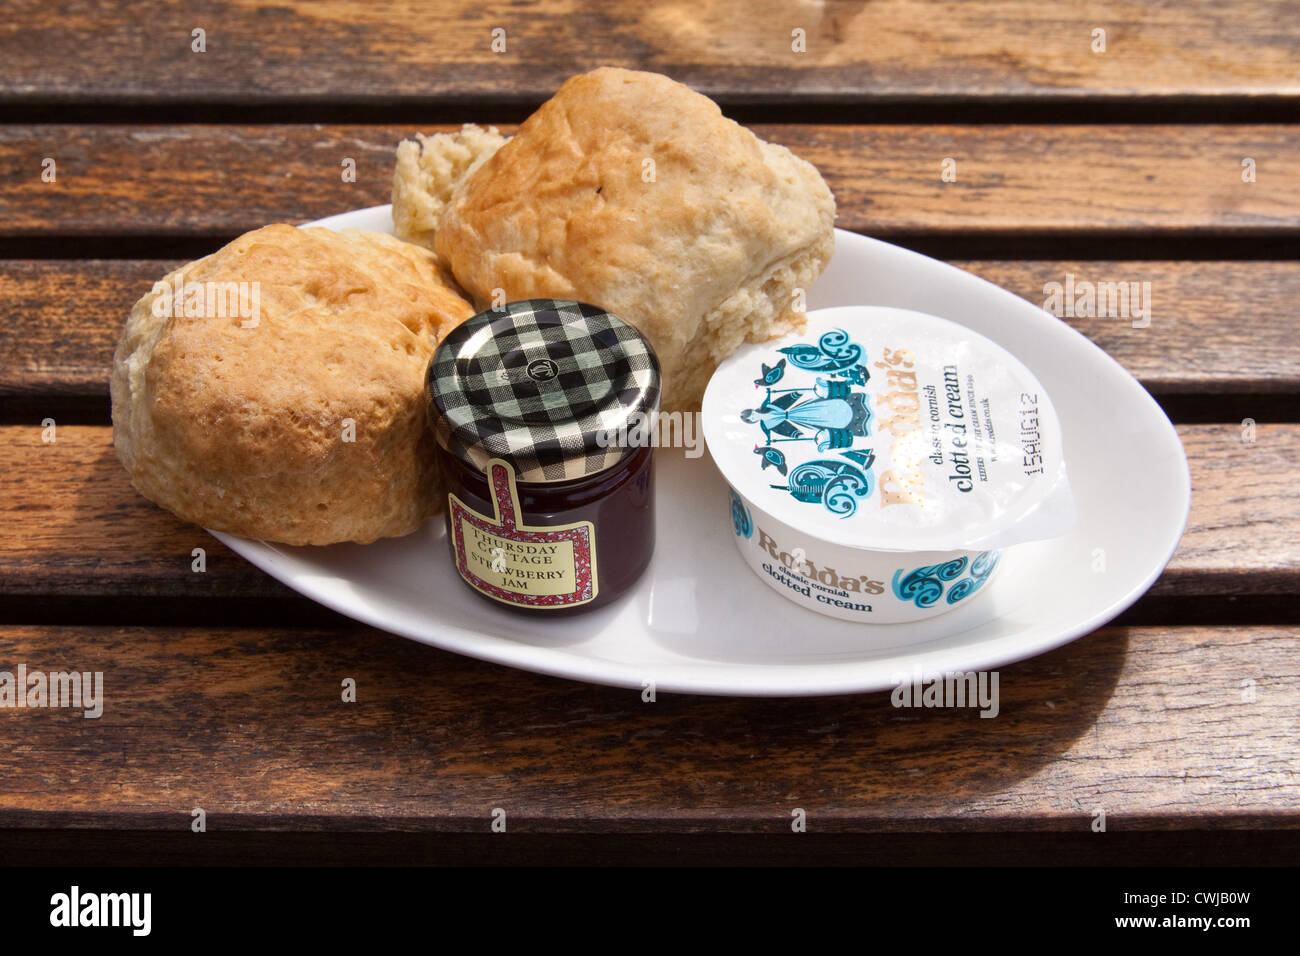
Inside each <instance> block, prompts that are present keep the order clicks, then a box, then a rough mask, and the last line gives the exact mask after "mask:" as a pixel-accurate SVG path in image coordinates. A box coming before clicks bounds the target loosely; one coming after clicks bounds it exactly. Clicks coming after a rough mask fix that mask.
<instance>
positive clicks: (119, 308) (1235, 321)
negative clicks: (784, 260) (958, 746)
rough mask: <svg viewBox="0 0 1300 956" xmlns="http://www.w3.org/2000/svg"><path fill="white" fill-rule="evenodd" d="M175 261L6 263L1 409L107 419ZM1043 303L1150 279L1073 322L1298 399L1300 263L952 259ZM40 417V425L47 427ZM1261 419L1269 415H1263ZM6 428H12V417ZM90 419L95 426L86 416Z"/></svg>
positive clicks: (1129, 345) (1242, 386)
mask: <svg viewBox="0 0 1300 956" xmlns="http://www.w3.org/2000/svg"><path fill="white" fill-rule="evenodd" d="M179 264H180V262H179V261H178V260H112V259H109V260H48V261H22V260H10V261H0V319H2V321H0V402H3V401H4V400H5V399H10V400H13V399H15V398H22V399H24V400H25V404H26V405H27V406H28V407H29V409H30V410H31V411H33V412H39V411H40V406H41V403H42V401H44V400H50V401H51V402H53V401H54V400H59V399H66V400H70V401H75V402H77V403H79V405H80V407H81V408H82V409H83V412H82V414H83V415H85V416H95V417H97V418H98V420H99V421H102V422H105V423H106V422H107V421H108V373H109V368H110V365H111V363H112V357H113V350H114V349H115V348H116V344H117V337H118V335H119V333H120V330H121V324H122V322H123V321H124V320H125V316H126V314H127V313H128V312H129V311H130V309H131V306H132V305H133V304H134V302H135V301H136V299H138V298H139V297H140V296H141V295H143V294H144V293H146V292H147V291H148V290H149V288H150V287H151V285H152V284H153V282H154V281H155V280H157V279H159V278H161V277H162V276H163V275H165V274H166V273H167V272H168V271H170V270H171V269H172V268H174V267H175V266H177V265H179ZM954 264H955V265H958V266H960V267H961V268H963V269H966V270H967V271H969V272H972V273H974V274H975V275H979V276H983V277H984V278H986V279H988V280H989V281H991V282H995V283H997V284H999V285H1002V286H1004V287H1006V288H1008V289H1010V290H1011V291H1013V292H1016V293H1018V294H1019V295H1021V296H1023V297H1024V298H1026V299H1028V300H1029V301H1030V302H1033V303H1035V304H1036V305H1040V306H1041V305H1042V304H1043V302H1044V300H1045V296H1044V292H1043V288H1044V286H1045V285H1046V284H1047V283H1049V282H1060V283H1064V282H1065V281H1066V276H1067V275H1073V276H1075V278H1076V280H1085V279H1086V280H1088V281H1091V282H1106V281H1125V282H1139V283H1141V282H1149V283H1150V284H1151V285H1150V300H1151V310H1152V314H1151V324H1150V326H1149V327H1147V328H1136V329H1135V328H1133V323H1132V321H1131V320H1125V319H1123V318H1086V317H1067V318H1065V319H1064V320H1063V321H1066V322H1068V323H1069V324H1070V325H1072V326H1073V327H1074V328H1076V329H1078V330H1079V331H1081V332H1083V334H1085V335H1086V336H1088V338H1090V339H1092V341H1094V342H1096V343H1097V344H1098V345H1100V346H1101V347H1102V348H1103V349H1105V350H1106V351H1107V352H1109V353H1110V354H1111V355H1112V356H1113V357H1114V358H1115V359H1116V360H1117V361H1118V362H1119V363H1120V364H1121V365H1123V366H1124V367H1125V368H1127V369H1128V370H1129V371H1130V372H1131V373H1132V374H1133V375H1134V376H1135V377H1136V378H1137V379H1138V380H1139V381H1140V382H1142V384H1143V385H1145V386H1146V387H1147V389H1148V390H1150V391H1151V392H1152V393H1154V394H1156V395H1160V396H1164V395H1181V394H1200V395H1210V394H1226V393H1232V394H1239V395H1253V396H1270V395H1283V394H1287V393H1291V394H1294V393H1297V392H1300V335H1296V334H1294V330H1295V328H1296V318H1295V315H1294V309H1295V299H1296V296H1297V293H1298V292H1300V263H1296V262H1267V261H1243V262H1155V261H1151V262H1148V261H1032V260H1030V261H998V260H981V261H971V260H961V261H957V262H955V263H954ZM41 417H44V415H43V414H42V415H39V416H37V417H35V418H33V421H37V420H39V418H41ZM1257 417H1259V418H1260V419H1261V420H1265V418H1266V416H1264V415H1262V414H1261V415H1259V416H1257ZM8 420H9V421H10V423H16V422H15V421H14V420H13V419H12V418H10V419H8ZM83 420H90V419H89V418H87V419H83Z"/></svg>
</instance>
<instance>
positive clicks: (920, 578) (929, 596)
mask: <svg viewBox="0 0 1300 956" xmlns="http://www.w3.org/2000/svg"><path fill="white" fill-rule="evenodd" d="M965 570H966V556H965V555H962V556H961V557H960V558H954V559H953V560H951V561H948V562H947V563H945V564H929V565H925V566H924V567H919V568H917V569H916V570H914V571H912V572H910V573H907V574H904V572H903V569H902V568H899V569H898V570H897V571H895V572H894V580H893V587H894V596H895V597H896V598H898V599H899V600H900V601H911V602H912V603H913V604H915V605H916V606H917V607H930V606H931V605H933V604H934V603H935V602H936V601H938V600H939V598H941V597H943V586H944V584H945V583H946V582H948V581H952V580H953V579H954V578H958V577H961V573H962V572H963V571H965Z"/></svg>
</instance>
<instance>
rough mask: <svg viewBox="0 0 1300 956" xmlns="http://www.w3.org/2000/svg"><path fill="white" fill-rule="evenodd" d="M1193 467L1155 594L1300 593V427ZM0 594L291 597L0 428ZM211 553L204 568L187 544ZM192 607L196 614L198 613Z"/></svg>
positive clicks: (83, 455) (69, 452) (86, 437)
mask: <svg viewBox="0 0 1300 956" xmlns="http://www.w3.org/2000/svg"><path fill="white" fill-rule="evenodd" d="M1178 433H1179V435H1180V436H1181V437H1182V440H1183V444H1184V446H1185V447H1186V449H1187V454H1188V459H1189V462H1190V466H1191V473H1192V489H1193V493H1192V513H1191V518H1190V520H1189V523H1188V529H1187V533H1186V535H1185V536H1184V538H1183V541H1182V544H1181V545H1180V546H1179V549H1178V551H1177V553H1176V554H1175V555H1174V558H1173V560H1172V562H1171V563H1170V565H1169V568H1168V570H1166V572H1165V574H1164V575H1163V576H1162V577H1161V579H1160V580H1159V581H1158V582H1157V583H1156V585H1155V587H1154V588H1153V590H1152V592H1151V593H1152V594H1154V595H1164V596H1182V595H1277V594H1285V595H1293V594H1300V490H1297V488H1296V486H1295V481H1294V472H1295V463H1296V462H1297V461H1300V425H1294V424H1287V425H1269V424H1260V425H1258V426H1257V428H1256V431H1255V441H1254V442H1253V443H1246V442H1243V441H1242V429H1241V426H1240V425H1239V424H1227V425H1183V426H1180V427H1179V429H1178ZM0 447H2V448H4V449H5V452H6V459H7V467H6V468H5V469H4V472H3V473H2V474H0V528H3V529H4V531H3V534H0V597H3V596H9V595H14V596H33V595H40V596H50V595H54V596H58V595H64V596H77V597H111V596H118V595H139V594H149V595H158V596H175V597H190V596H193V597H225V596H230V597H260V596H283V595H284V594H285V589H284V588H283V587H282V586H281V585H279V584H278V583H276V582H274V581H272V580H271V579H270V578H268V577H267V576H266V575H264V574H262V573H261V572H260V571H258V570H256V569H255V568H253V567H252V566H251V565H248V564H246V563H245V562H244V561H243V560H242V559H240V558H237V557H235V556H234V555H233V554H232V553H231V552H229V551H227V550H226V549H224V548H223V547H221V546H220V545H219V544H218V542H217V541H216V540H215V539H214V538H211V537H210V536H209V535H207V534H206V533H205V532H204V531H203V530H202V529H200V528H198V527H195V526H193V525H187V524H185V523H183V522H181V521H179V520H178V519H176V518H175V517H173V516H172V515H170V514H168V513H167V512H165V511H163V510H161V509H160V508H158V507H156V506H154V505H153V504H151V503H150V502H148V501H146V500H145V499H143V498H141V497H140V496H139V495H138V494H137V493H136V492H135V491H134V490H133V489H132V488H131V485H130V483H129V481H128V480H127V477H126V474H125V472H124V471H123V470H122V467H121V465H120V464H119V463H118V461H117V459H116V456H115V455H114V452H113V448H112V431H111V429H109V428H100V427H93V426H59V427H58V429H57V432H56V441H55V442H54V443H53V444H45V443H43V442H42V431H41V429H40V427H39V426H38V425H33V426H29V427H23V426H9V427H4V428H0ZM197 547H201V548H205V549H206V550H207V571H206V572H205V573H202V574H199V573H195V572H193V571H192V570H191V560H192V559H191V552H192V550H193V549H194V548H197ZM195 613H196V614H201V611H199V610H196V611H195Z"/></svg>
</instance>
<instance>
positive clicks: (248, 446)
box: [112, 224, 473, 544]
mask: <svg viewBox="0 0 1300 956" xmlns="http://www.w3.org/2000/svg"><path fill="white" fill-rule="evenodd" d="M178 281H180V282H183V283H185V284H187V285H186V286H185V292H186V293H188V294H187V295H183V297H182V305H184V304H185V302H186V301H188V302H190V303H191V306H190V309H189V310H188V311H189V312H190V313H191V314H178V315H175V316H170V315H167V314H161V315H160V314H157V313H159V312H162V313H166V312H167V311H168V307H169V306H171V305H174V304H175V303H174V301H173V299H172V298H171V297H170V296H169V295H168V293H167V292H165V291H164V289H166V290H170V289H174V288H175V286H176V284H177V282H178ZM230 282H234V283H248V285H246V286H244V287H243V288H244V292H245V295H244V301H243V303H241V304H244V305H247V306H248V307H249V308H247V309H243V310H240V311H239V313H238V314H232V313H235V311H236V310H235V309H234V308H232V307H228V308H226V309H225V310H224V311H225V313H226V314H224V315H220V314H215V313H217V312H220V311H222V310H221V308H220V307H221V305H222V301H221V297H220V296H218V297H217V299H216V301H215V303H213V302H210V301H208V300H207V299H206V298H205V297H204V296H203V291H206V290H207V289H209V288H216V289H221V288H222V287H220V286H214V285H209V284H215V283H230ZM226 288H227V289H228V288H229V287H226ZM195 290H202V291H200V292H199V294H198V295H195V294H194V293H195ZM200 300H202V301H200ZM214 305H215V307H214ZM253 306H256V309H255V310H254V308H253ZM181 311H182V313H184V312H186V311H187V310H186V309H184V308H182V310H181ZM195 311H198V312H202V313H204V314H200V315H195V314H192V313H193V312H195ZM254 311H255V322H254V315H253V313H254ZM472 313H473V309H472V308H471V307H470V305H469V304H468V303H467V302H465V301H464V300H463V299H462V298H461V297H460V296H459V295H457V294H456V293H455V292H453V291H452V290H451V289H449V288H448V287H447V286H446V285H445V284H444V282H443V279H442V277H441V276H440V274H439V272H438V270H437V267H436V266H435V264H434V261H433V256H432V255H431V254H430V253H428V252H427V251H426V250H423V249H419V248H417V247H415V246H411V245H409V244H407V243H403V242H401V241H400V240H397V239H394V238H393V237H391V236H385V235H380V234H377V233H363V232H341V233H336V232H332V231H330V230H327V229H320V228H307V229H297V228H294V227H293V226H288V225H283V224H280V225H272V226H266V227H265V228H262V229H258V230H255V231H253V232H250V233H247V234H245V235H243V236H240V237H239V238H238V239H236V240H235V241H234V242H232V243H230V244H229V245H227V246H226V247H224V248H223V249H220V250H219V251H217V252H215V253H213V254H212V255H210V256H207V257H206V258H204V259H200V260H198V261H197V262H193V263H190V264H188V265H187V266H184V267H182V268H181V269H179V270H177V271H176V272H173V273H172V274H170V275H169V276H167V277H166V278H165V279H164V280H162V283H160V284H159V285H156V286H155V288H154V290H153V291H151V292H150V293H149V294H148V295H146V296H145V297H144V298H142V299H141V300H140V301H139V302H138V303H137V304H136V306H135V308H134V309H133V310H132V312H131V315H130V318H129V319H128V320H127V325H126V329H125V331H124V333H123V336H122V340H121V342H120V344H119V346H118V350H117V355H116V357H115V359H114V365H113V378H112V394H113V424H114V442H115V444H116V446H117V451H118V456H119V457H120V458H121V460H122V463H123V464H124V465H125V466H126V469H127V471H128V472H129V473H130V475H131V480H132V482H133V484H134V485H135V486H136V488H137V489H139V491H140V492H141V493H142V494H144V495H145V496H146V497H148V498H150V499H152V500H154V501H156V502H158V503H159V504H161V505H163V506H164V507H166V508H168V509H169V510H171V511H173V512H175V513H176V514H178V515H179V516H180V517H182V518H185V519H186V520H189V521H194V522H196V523H198V524H202V525H204V526H205V527H209V528H212V529H214V530H219V531H228V532H231V533H233V534H238V535H242V536H245V537H252V538H263V539H267V540H272V541H280V542H285V543H288V544H329V543H333V542H337V541H358V542H368V541H373V540H375V539H376V538H380V537H387V536H392V535H401V534H406V533H408V532H410V531H413V530H415V528H417V527H418V526H419V524H420V522H421V521H422V520H423V519H424V518H425V517H426V516H427V515H428V514H429V513H430V512H431V510H432V508H433V506H434V482H435V480H436V477H435V473H434V470H433V466H432V461H433V455H432V454H431V451H432V449H431V448H430V447H428V441H429V439H428V429H427V427H426V426H427V412H426V403H425V398H424V387H423V386H424V372H425V367H426V366H427V364H428V361H429V358H430V356H431V355H432V354H433V350H434V348H435V347H436V345H437V343H438V342H439V341H440V340H441V339H442V337H443V336H444V335H445V334H446V333H447V332H448V331H450V330H451V328H453V327H454V326H455V325H457V324H459V323H460V322H462V321H464V320H465V319H466V318H468V317H469V316H470V315H471V314H472ZM246 326H247V327H246Z"/></svg>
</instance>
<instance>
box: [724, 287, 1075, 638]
mask: <svg viewBox="0 0 1300 956" xmlns="http://www.w3.org/2000/svg"><path fill="white" fill-rule="evenodd" d="M703 430H704V437H705V442H706V444H707V445H708V448H709V451H710V453H711V455H712V457H713V460H714V462H715V463H716V464H717V466H718V468H719V469H720V470H721V472H722V474H723V476H724V477H725V478H726V480H727V483H728V485H729V486H730V499H729V501H728V503H727V505H728V508H729V519H730V520H729V523H730V527H731V530H732V532H733V533H734V538H735V542H736V546H737V548H738V549H739V551H740V554H741V556H742V558H743V559H744V561H745V563H746V564H748V565H749V567H750V568H751V569H752V570H753V571H754V573H755V574H757V575H758V576H759V578H760V579H761V580H763V581H765V582H766V583H767V584H768V585H769V586H770V587H772V588H773V589H774V590H775V591H777V592H778V593H780V594H781V595H783V596H784V597H786V598H788V599H789V600H792V601H794V602H796V603H798V604H800V605H802V606H804V607H807V608H808V609H809V610H813V611H816V612H818V613H821V614H826V615H830V616H832V617H837V618H842V619H845V620H852V621H862V622H865V623H882V624H885V623H901V622H907V621H916V620H921V619H923V618H927V617H931V616H934V615H936V614H942V613H943V612H945V611H948V610H952V609H953V608H954V607H956V606H958V605H960V604H962V603H963V602H965V601H968V600H971V599H973V598H974V597H975V596H976V595H978V594H981V593H984V592H985V591H987V590H989V588H990V587H991V586H993V585H992V583H991V582H993V581H994V578H995V572H996V571H997V567H998V564H999V560H1000V558H1001V554H1002V551H1003V550H1004V549H1005V548H1007V547H1010V546H1013V545H1015V544H1018V543H1021V542H1025V541H1032V540H1038V539H1042V538H1048V537H1055V536H1057V535H1060V534H1064V533H1065V532H1066V531H1068V530H1069V528H1070V527H1071V526H1072V525H1073V522H1074V504H1073V499H1072V498H1071V495H1070V490H1069V483H1068V479H1067V477H1066V470H1065V461H1064V456H1063V448H1062V435H1061V428H1060V424H1059V422H1058V420H1057V417H1056V413H1055V410H1054V409H1053V408H1052V405H1051V400H1050V398H1049V397H1048V396H1047V394H1046V392H1045V391H1044V389H1043V388H1042V386H1041V384H1040V383H1039V382H1038V380H1037V379H1036V378H1035V377H1034V376H1033V374H1032V373H1031V372H1030V371H1029V370H1028V369H1027V368H1025V366H1024V365H1023V364H1021V363H1020V361H1019V360H1018V359H1016V358H1015V357H1014V356H1013V355H1012V354H1011V353H1010V352H1009V351H1007V350H1006V349H1004V348H1002V347H1001V346H1000V345H998V344H996V343H994V342H992V341H991V340H989V339H987V338H985V337H984V336H981V335H978V334H976V333H974V332H971V331H970V330H969V329H966V328H964V327H962V326H960V325H958V324H957V323H955V322H951V321H948V320H946V319H943V318H939V317H937V316H931V315H926V314H924V313H920V312H913V311H909V310H905V309H894V308H887V307H879V306H850V307H841V308H835V309H823V310H821V311H818V312H813V313H810V314H809V316H808V324H807V327H806V328H805V330H804V331H803V332H799V333H792V334H791V335H788V336H785V337H784V338H781V339H777V340H775V341H772V342H763V343H757V344H752V345H747V346H744V347H743V348H741V349H740V350H739V351H738V352H736V353H735V354H734V355H733V356H732V357H731V358H729V359H728V360H727V361H726V362H724V363H723V364H722V365H721V366H720V367H719V368H718V371H717V372H716V373H715V374H714V376H713V378H712V379H711V380H710V382H709V387H708V390H707V392H706V394H705V398H704V405H703Z"/></svg>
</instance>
